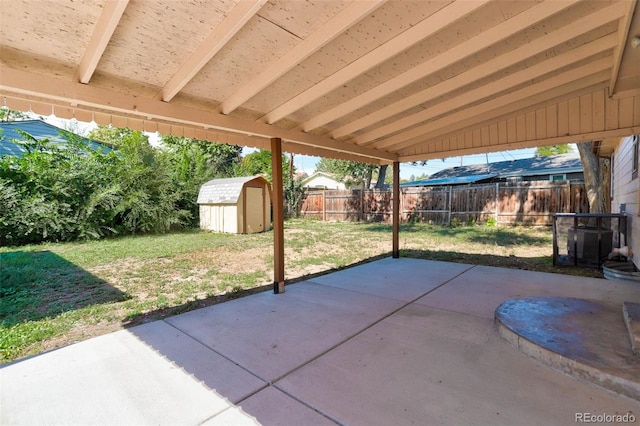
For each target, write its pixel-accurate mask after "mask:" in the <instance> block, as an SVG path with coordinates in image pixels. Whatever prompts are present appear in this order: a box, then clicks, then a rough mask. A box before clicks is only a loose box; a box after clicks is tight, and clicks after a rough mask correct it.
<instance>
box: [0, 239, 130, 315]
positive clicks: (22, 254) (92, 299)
mask: <svg viewBox="0 0 640 426" xmlns="http://www.w3.org/2000/svg"><path fill="white" fill-rule="evenodd" d="M0 282H1V283H2V285H1V286H0V299H1V300H2V303H1V304H0V323H1V324H2V325H3V326H11V325H14V324H19V323H22V322H26V321H37V320H39V319H42V318H51V317H56V316H58V315H61V314H63V313H65V312H69V311H73V310H78V309H82V308H85V307H88V306H92V305H96V304H102V303H109V302H119V301H123V300H127V299H128V298H129V296H128V295H127V294H126V293H123V292H122V291H120V290H118V289H117V288H114V287H112V286H111V285H109V284H108V283H107V282H106V281H104V280H102V279H100V278H98V277H96V276H95V275H92V274H91V273H89V272H87V271H86V270H84V269H82V268H80V267H78V266H76V265H75V264H73V263H71V262H69V261H67V260H66V259H64V258H62V257H60V256H58V255H57V254H54V253H52V252H50V251H47V250H44V251H35V252H33V251H12V252H3V253H0Z"/></svg>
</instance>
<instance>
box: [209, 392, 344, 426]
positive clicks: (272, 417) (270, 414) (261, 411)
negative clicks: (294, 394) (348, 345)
mask: <svg viewBox="0 0 640 426" xmlns="http://www.w3.org/2000/svg"><path fill="white" fill-rule="evenodd" d="M256 424H260V425H274V426H291V425H317V426H332V425H333V426H335V425H336V423H335V422H333V421H331V420H330V419H328V418H327V417H325V416H323V415H321V414H320V413H318V412H317V411H315V410H313V409H311V408H309V407H307V406H305V405H304V404H302V403H300V402H298V401H296V400H295V399H293V398H291V397H290V396H288V395H286V394H285V393H284V392H282V391H280V390H278V389H276V388H274V387H268V388H266V389H264V390H262V391H260V392H258V393H257V394H255V395H253V396H251V397H250V398H248V399H247V400H246V401H244V402H242V404H241V405H239V406H237V407H232V408H229V409H227V410H225V411H224V412H222V413H220V414H219V415H217V416H215V417H214V418H212V419H210V420H209V421H207V422H205V423H204V425H206V426H213V425H216V426H229V425H256Z"/></svg>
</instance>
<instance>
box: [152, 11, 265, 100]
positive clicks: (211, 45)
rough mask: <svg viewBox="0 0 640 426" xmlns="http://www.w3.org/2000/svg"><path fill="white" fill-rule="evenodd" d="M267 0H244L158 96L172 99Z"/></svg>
mask: <svg viewBox="0 0 640 426" xmlns="http://www.w3.org/2000/svg"><path fill="white" fill-rule="evenodd" d="M266 2H267V0H243V1H240V2H238V4H237V5H236V6H235V7H234V8H233V9H232V10H231V12H229V14H228V15H227V16H226V17H225V18H224V19H223V20H222V22H221V23H220V25H218V26H217V27H216V28H215V29H214V30H213V31H211V33H209V35H208V36H207V38H205V39H204V41H203V42H202V43H201V44H200V46H198V47H197V48H196V50H194V51H193V53H191V55H190V56H189V58H188V59H187V60H186V61H185V63H184V64H182V66H181V67H180V69H178V71H177V72H176V73H175V74H174V75H173V77H171V79H170V80H169V81H168V82H167V84H165V85H164V87H163V88H162V90H161V91H160V93H159V94H158V95H157V96H156V98H157V99H161V100H163V101H165V102H169V101H171V99H173V97H174V96H176V95H177V94H178V93H179V92H180V91H181V90H182V89H183V88H184V86H186V85H187V84H188V83H189V82H190V81H191V79H192V78H193V77H194V76H195V75H196V74H198V73H199V72H200V70H201V69H202V68H203V67H204V66H205V65H206V64H207V63H208V62H209V61H210V60H211V58H213V57H214V56H215V55H216V54H217V53H218V52H219V51H220V50H221V49H222V48H223V47H224V46H225V45H226V44H227V43H228V42H229V40H231V39H232V38H233V37H234V36H235V35H236V34H237V33H238V31H240V30H241V29H242V28H243V27H244V26H245V25H246V23H247V22H249V20H250V19H251V18H253V17H254V15H255V14H256V13H258V11H259V10H260V9H261V8H262V6H264V4H265V3H266Z"/></svg>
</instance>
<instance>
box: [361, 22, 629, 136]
mask: <svg viewBox="0 0 640 426" xmlns="http://www.w3.org/2000/svg"><path fill="white" fill-rule="evenodd" d="M616 43H617V35H616V34H610V35H609V36H605V37H602V38H600V39H598V40H596V41H594V42H591V43H588V44H585V45H582V46H580V47H577V48H575V49H573V50H570V51H568V52H566V53H564V54H562V55H559V56H555V57H552V58H550V59H547V60H546V61H543V62H540V63H538V64H536V65H533V66H530V67H528V68H525V69H523V70H522V71H518V72H515V73H513V74H510V75H507V76H505V77H503V78H500V79H498V80H495V81H493V82H491V83H487V84H485V85H483V86H480V87H478V88H476V89H473V90H470V91H466V92H464V93H462V94H460V95H458V96H456V97H453V98H451V99H447V100H446V102H443V103H442V104H437V105H434V106H431V107H429V108H426V109H424V110H422V111H420V112H417V113H415V114H411V115H408V116H405V117H402V118H400V119H398V120H395V121H393V122H392V123H389V124H387V125H384V126H381V127H379V128H377V129H375V130H372V131H370V132H367V133H364V134H362V135H359V136H357V137H355V138H353V139H352V140H351V141H350V142H353V143H356V144H358V145H368V144H370V143H371V142H374V141H375V140H377V139H380V138H382V137H384V136H386V135H390V134H392V133H396V132H399V131H401V130H404V129H407V128H410V127H412V126H415V125H417V124H420V123H424V122H426V121H429V120H432V119H434V118H436V117H439V116H443V115H446V114H447V113H450V112H452V111H455V110H457V109H459V108H463V107H464V106H465V105H471V104H474V103H477V102H479V101H482V100H483V99H491V98H495V97H497V96H496V94H497V93H501V92H505V91H507V90H509V89H512V88H514V87H517V86H519V85H521V84H524V83H526V82H528V81H530V80H533V79H535V78H539V77H541V76H544V75H546V74H548V73H551V72H554V71H556V70H558V69H561V68H564V67H567V66H569V65H572V64H575V63H577V62H579V61H582V60H584V59H587V58H589V57H591V56H594V55H597V54H599V53H601V52H604V51H607V50H610V49H613V48H614V47H615V46H616ZM552 78H553V77H552Z"/></svg>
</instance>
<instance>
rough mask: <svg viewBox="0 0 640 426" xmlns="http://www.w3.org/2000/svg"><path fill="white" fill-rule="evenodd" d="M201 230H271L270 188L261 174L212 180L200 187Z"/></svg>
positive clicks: (245, 231)
mask: <svg viewBox="0 0 640 426" xmlns="http://www.w3.org/2000/svg"><path fill="white" fill-rule="evenodd" d="M198 205H199V206H200V229H208V230H210V231H216V232H227V233H231V234H252V233H255V232H262V231H265V230H268V229H271V187H270V185H269V182H267V181H266V179H264V178H262V177H260V176H248V177H239V178H229V179H213V180H210V181H209V182H207V183H205V184H204V185H202V187H200V192H199V194H198Z"/></svg>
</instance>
